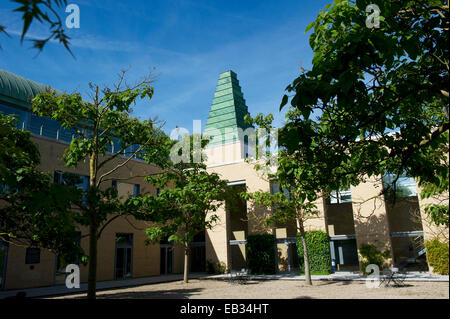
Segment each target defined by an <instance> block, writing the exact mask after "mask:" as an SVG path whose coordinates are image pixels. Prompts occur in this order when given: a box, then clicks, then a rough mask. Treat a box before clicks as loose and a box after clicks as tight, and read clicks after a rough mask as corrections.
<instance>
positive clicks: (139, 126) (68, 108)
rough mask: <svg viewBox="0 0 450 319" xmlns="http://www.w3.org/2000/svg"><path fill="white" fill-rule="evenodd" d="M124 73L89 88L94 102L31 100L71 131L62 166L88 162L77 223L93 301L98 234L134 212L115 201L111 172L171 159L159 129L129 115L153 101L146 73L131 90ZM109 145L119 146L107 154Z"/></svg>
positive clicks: (43, 96) (53, 97) (77, 97)
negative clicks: (84, 230)
mask: <svg viewBox="0 0 450 319" xmlns="http://www.w3.org/2000/svg"><path fill="white" fill-rule="evenodd" d="M125 73H126V71H122V73H121V74H120V76H119V80H118V82H117V84H116V85H114V87H112V88H109V87H105V88H103V89H100V87H99V86H98V85H92V84H90V88H91V90H92V93H93V94H92V97H93V100H92V101H85V100H83V99H82V97H81V94H80V93H74V94H66V93H64V94H61V95H57V94H56V92H55V91H54V90H51V89H48V90H47V91H46V92H44V93H40V94H38V95H37V96H36V97H35V98H34V99H33V101H32V104H33V111H34V112H35V113H37V114H38V115H39V116H44V117H49V118H52V119H54V120H56V121H58V122H60V123H61V125H62V126H63V127H64V128H65V129H67V130H71V131H73V132H74V137H73V139H72V141H71V143H70V145H69V147H68V148H67V149H66V151H65V153H64V155H63V159H64V161H65V164H66V165H67V166H68V167H77V165H78V164H79V163H80V162H85V161H88V162H89V190H88V191H87V193H86V195H85V200H84V201H82V202H79V203H78V205H77V209H76V212H77V214H78V215H79V217H78V219H77V220H78V222H79V223H80V224H81V225H86V226H88V227H89V240H90V244H89V279H88V285H89V288H88V297H89V298H95V286H96V263H97V241H98V239H99V238H100V236H101V233H102V231H103V230H104V229H105V227H106V226H107V225H108V224H109V223H110V222H111V221H112V220H114V219H116V218H118V217H119V216H123V215H127V214H128V215H129V214H131V213H132V212H130V211H128V210H126V209H125V206H124V203H123V202H122V201H121V199H120V198H118V194H117V190H116V189H115V188H114V187H113V185H112V183H111V180H112V178H111V176H112V174H114V173H115V172H117V171H118V170H120V169H121V168H122V167H124V166H125V165H127V164H128V163H129V162H130V161H131V160H132V159H133V158H135V157H136V156H139V157H140V158H142V159H144V160H145V161H146V162H147V163H151V164H155V165H159V166H164V165H165V162H166V161H167V159H168V156H169V148H168V147H169V145H170V140H169V138H168V137H167V136H166V135H165V134H164V132H163V131H162V130H161V125H160V124H159V123H158V122H157V121H156V120H151V119H149V120H144V121H141V120H139V119H136V118H134V117H132V116H131V115H130V114H131V112H132V109H131V106H132V105H133V104H134V103H135V101H136V100H137V99H151V97H152V95H153V88H152V86H151V83H152V82H153V78H151V76H150V75H149V76H147V77H144V78H143V79H142V80H141V81H139V82H137V83H136V84H134V85H131V86H130V85H127V84H126V81H125ZM112 143H114V145H115V146H116V147H117V148H116V149H115V150H114V154H112V155H109V154H107V152H108V149H109V147H110V146H111V145H112ZM132 177H134V176H132V175H130V176H128V178H132Z"/></svg>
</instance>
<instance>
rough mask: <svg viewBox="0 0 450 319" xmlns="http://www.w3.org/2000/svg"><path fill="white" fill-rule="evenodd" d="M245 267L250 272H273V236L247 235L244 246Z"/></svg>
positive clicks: (274, 268)
mask: <svg viewBox="0 0 450 319" xmlns="http://www.w3.org/2000/svg"><path fill="white" fill-rule="evenodd" d="M245 249H246V254H247V267H248V268H249V269H250V271H251V273H252V274H261V275H262V274H274V273H275V272H276V266H275V237H274V236H273V235H270V234H261V235H249V236H247V245H246V246H245Z"/></svg>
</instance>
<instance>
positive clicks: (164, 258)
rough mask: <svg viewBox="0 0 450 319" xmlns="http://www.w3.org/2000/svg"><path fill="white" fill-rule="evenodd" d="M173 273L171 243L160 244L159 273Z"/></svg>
mask: <svg viewBox="0 0 450 319" xmlns="http://www.w3.org/2000/svg"><path fill="white" fill-rule="evenodd" d="M171 273H173V247H172V246H171V245H161V246H160V274H161V275H167V274H171Z"/></svg>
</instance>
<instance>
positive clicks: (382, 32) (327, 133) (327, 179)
mask: <svg viewBox="0 0 450 319" xmlns="http://www.w3.org/2000/svg"><path fill="white" fill-rule="evenodd" d="M369 4H376V5H378V7H379V8H380V24H379V27H378V28H377V27H373V28H371V27H370V26H369V27H368V26H366V19H367V18H369V17H367V16H366V7H367V6H368V5H369ZM448 18H449V7H448V3H447V2H446V1H436V0H420V1H372V0H370V1H365V0H357V1H356V2H355V1H335V2H333V4H330V5H327V6H326V7H325V10H323V11H321V12H320V13H319V15H318V17H317V19H316V20H315V21H314V22H312V23H311V24H310V25H309V26H308V28H307V30H306V31H309V30H311V29H312V30H313V32H312V33H311V36H310V45H311V48H312V50H313V52H314V58H313V60H312V69H311V70H309V71H304V72H302V74H300V75H299V77H298V78H296V79H295V80H294V81H293V83H292V84H290V85H289V86H288V87H287V88H286V90H287V92H288V94H287V95H285V96H284V97H283V99H282V103H281V106H280V109H282V108H283V107H284V106H285V105H286V104H287V103H288V102H289V100H290V107H289V110H288V112H287V115H286V116H287V122H286V125H284V127H283V130H282V131H283V132H282V133H280V136H281V137H280V139H281V140H282V141H281V143H280V145H283V147H285V149H286V152H287V153H288V154H290V156H292V157H293V158H295V159H296V160H297V161H299V162H302V163H315V165H312V166H310V167H309V169H308V170H303V173H301V174H300V175H299V176H298V179H299V180H300V181H302V180H304V181H305V182H301V183H302V184H303V186H302V187H303V188H304V189H311V190H312V188H317V187H319V188H317V189H324V188H326V189H339V188H341V187H348V186H349V185H350V184H353V185H357V184H358V183H360V182H361V181H362V180H364V178H365V177H367V176H369V177H370V176H382V175H383V174H385V173H386V172H389V173H393V174H396V175H397V178H398V177H399V176H401V175H402V174H405V173H406V174H407V175H408V176H410V177H414V178H416V179H418V180H419V184H420V185H422V186H424V185H427V184H431V185H435V186H436V187H435V188H434V190H436V191H439V192H448V156H447V152H448V141H449V140H448V138H449V134H448V130H449V115H448V103H449V95H448V83H449V75H448V69H449V54H448V53H449V52H448V40H449V39H448V25H449V22H448V21H449V19H448ZM309 175H312V176H315V178H316V180H315V181H313V183H312V184H310V183H309V181H310V179H309V178H308V176H309ZM441 211H447V212H448V204H447V205H446V209H443V210H441Z"/></svg>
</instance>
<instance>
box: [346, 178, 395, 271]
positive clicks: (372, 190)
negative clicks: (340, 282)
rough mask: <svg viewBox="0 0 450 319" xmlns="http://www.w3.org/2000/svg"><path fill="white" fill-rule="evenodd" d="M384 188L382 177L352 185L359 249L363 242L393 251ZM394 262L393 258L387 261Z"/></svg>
mask: <svg viewBox="0 0 450 319" xmlns="http://www.w3.org/2000/svg"><path fill="white" fill-rule="evenodd" d="M381 190H382V184H381V178H380V177H377V178H367V179H366V181H365V183H361V184H359V185H358V186H352V187H351V193H352V208H353V220H354V222H355V234H356V242H357V246H358V249H359V247H360V246H361V244H363V243H371V244H374V245H375V246H376V247H377V248H378V249H379V250H381V251H384V250H386V249H388V250H390V251H391V254H392V245H391V238H390V229H389V221H388V216H387V213H386V205H385V201H384V198H383V197H382V196H378V195H379V194H380V192H381ZM386 262H387V263H388V264H392V258H390V259H389V260H387V261H386Z"/></svg>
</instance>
